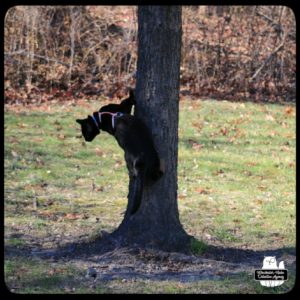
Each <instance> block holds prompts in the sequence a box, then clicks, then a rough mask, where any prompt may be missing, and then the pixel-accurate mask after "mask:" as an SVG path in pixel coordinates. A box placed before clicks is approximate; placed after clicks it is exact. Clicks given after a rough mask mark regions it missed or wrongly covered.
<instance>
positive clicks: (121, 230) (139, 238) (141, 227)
mask: <svg viewBox="0 0 300 300" xmlns="http://www.w3.org/2000/svg"><path fill="white" fill-rule="evenodd" d="M156 225H157V224H156ZM192 238H193V237H192V236H190V235H188V234H187V233H186V232H185V231H184V229H183V228H182V226H181V224H172V225H171V226H167V227H166V226H164V227H162V226H160V227H158V226H153V224H146V223H143V222H140V220H139V218H137V217H136V216H135V215H133V216H131V217H129V218H126V219H124V220H123V222H122V223H121V224H120V226H119V227H118V228H117V229H116V230H115V231H114V232H113V233H112V234H111V235H110V236H109V239H110V240H111V241H113V242H114V243H115V246H116V247H133V248H135V247H139V248H148V249H149V248H150V249H156V250H162V251H166V252H181V253H190V249H191V240H192Z"/></svg>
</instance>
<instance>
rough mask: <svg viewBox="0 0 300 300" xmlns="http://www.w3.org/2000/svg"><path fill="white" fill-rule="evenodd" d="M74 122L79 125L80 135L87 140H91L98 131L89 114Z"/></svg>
mask: <svg viewBox="0 0 300 300" xmlns="http://www.w3.org/2000/svg"><path fill="white" fill-rule="evenodd" d="M76 122H77V123H79V124H80V125H81V132H82V135H83V137H84V139H85V140H86V141H87V142H91V141H92V140H93V139H94V138H95V137H96V135H98V134H99V133H100V130H99V128H98V126H97V125H96V124H95V121H94V120H93V118H92V117H91V116H88V117H87V118H86V119H77V120H76Z"/></svg>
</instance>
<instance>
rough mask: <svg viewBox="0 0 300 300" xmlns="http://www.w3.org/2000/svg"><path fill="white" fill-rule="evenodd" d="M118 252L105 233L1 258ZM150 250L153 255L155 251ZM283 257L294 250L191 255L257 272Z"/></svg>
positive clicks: (22, 248) (13, 250)
mask: <svg viewBox="0 0 300 300" xmlns="http://www.w3.org/2000/svg"><path fill="white" fill-rule="evenodd" d="M20 238H21V237H20ZM31 240H32V239H31ZM119 248H120V247H119V245H118V244H117V242H116V241H115V240H114V239H113V238H111V235H110V234H108V233H106V234H105V235H104V236H102V237H97V238H96V239H95V240H93V241H76V242H69V243H66V244H65V245H64V246H60V247H56V248H51V249H45V248H42V247H40V248H38V247H36V245H35V247H34V248H33V247H30V246H28V245H24V244H23V245H5V246H4V254H5V258H7V259H12V258H13V257H24V258H25V257H28V258H29V257H39V258H42V259H43V258H44V259H48V258H53V259H57V260H60V259H62V260H64V259H67V260H68V259H83V260H87V261H89V260H95V259H97V257H98V258H99V257H100V256H101V255H105V254H106V253H108V252H112V251H117V250H118V249H119ZM128 249H129V251H130V252H131V253H132V254H135V253H139V251H140V248H136V247H132V248H131V247H128ZM147 250H151V249H147ZM152 250H154V251H155V249H152ZM184 255H186V254H184ZM283 255H291V256H296V249H295V248H294V247H283V248H277V249H265V250H254V249H240V248H234V247H223V246H215V245H207V248H206V251H205V253H204V254H202V255H199V256H195V255H193V257H199V258H203V259H208V260H215V261H222V262H226V263H234V264H245V265H252V266H253V267H258V268H260V267H261V266H262V262H263V259H264V256H276V257H281V256H283Z"/></svg>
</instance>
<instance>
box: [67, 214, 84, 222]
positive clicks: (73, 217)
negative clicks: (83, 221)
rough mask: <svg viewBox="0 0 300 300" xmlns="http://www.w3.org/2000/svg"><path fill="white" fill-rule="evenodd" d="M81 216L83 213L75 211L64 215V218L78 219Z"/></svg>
mask: <svg viewBox="0 0 300 300" xmlns="http://www.w3.org/2000/svg"><path fill="white" fill-rule="evenodd" d="M80 218H82V215H79V214H74V213H68V214H65V215H64V219H68V220H77V219H80Z"/></svg>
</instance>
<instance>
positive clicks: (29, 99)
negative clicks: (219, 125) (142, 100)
mask: <svg viewBox="0 0 300 300" xmlns="http://www.w3.org/2000/svg"><path fill="white" fill-rule="evenodd" d="M182 18H183V38H182V57H181V74H180V78H181V96H189V97H195V98H214V99H227V100H234V101H245V100H251V101H255V102H276V103H282V102H287V101H293V102H294V101H295V93H296V24H295V17H294V14H293V11H292V10H291V9H290V8H288V7H285V6H184V7H183V15H182ZM4 37H5V41H4V51H5V59H4V66H5V69H4V88H5V103H37V104H38V103H42V102H46V101H50V100H51V101H60V100H74V99H75V101H76V99H79V98H85V99H88V98H93V99H95V98H97V97H100V96H101V97H102V96H103V97H106V98H112V99H114V98H122V97H124V96H125V95H127V92H128V88H129V87H134V86H135V80H136V78H135V75H136V60H137V15H136V6H75V7H74V6H16V7H13V8H11V9H10V10H9V11H8V12H7V14H6V19H5V27H4Z"/></svg>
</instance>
